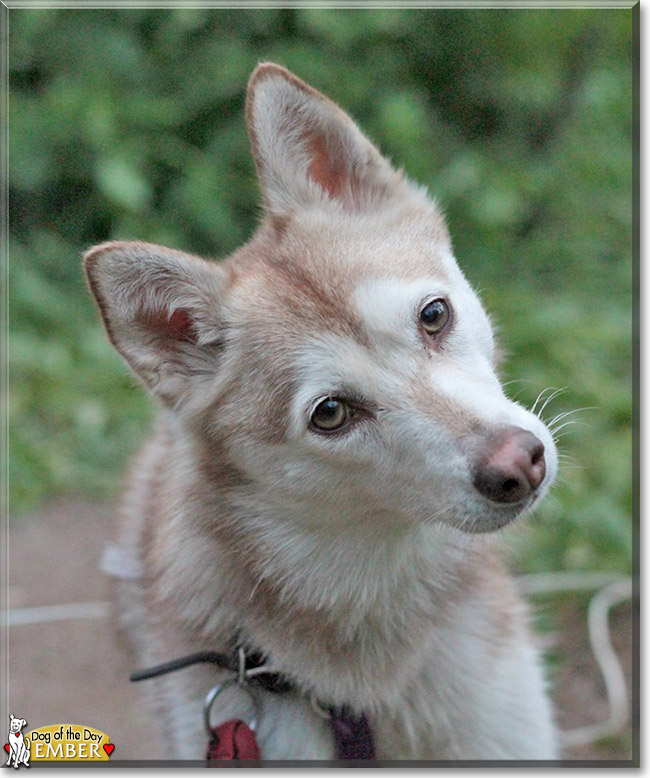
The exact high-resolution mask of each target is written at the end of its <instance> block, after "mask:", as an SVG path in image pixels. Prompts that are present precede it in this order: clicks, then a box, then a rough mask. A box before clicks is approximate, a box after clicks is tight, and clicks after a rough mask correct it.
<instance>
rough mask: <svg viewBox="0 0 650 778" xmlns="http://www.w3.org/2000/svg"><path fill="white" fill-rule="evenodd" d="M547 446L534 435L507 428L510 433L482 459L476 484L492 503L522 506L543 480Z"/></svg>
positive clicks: (476, 475) (477, 467)
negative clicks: (523, 501)
mask: <svg viewBox="0 0 650 778" xmlns="http://www.w3.org/2000/svg"><path fill="white" fill-rule="evenodd" d="M545 475H546V460H545V459H544V444H543V443H542V441H541V440H539V438H537V437H535V435H533V433H532V432H528V431H527V430H523V429H521V427H508V428H507V433H506V434H505V435H504V436H503V437H500V438H499V439H498V442H497V443H496V445H492V446H491V447H490V451H489V452H488V453H487V455H486V456H483V457H482V458H480V459H479V461H478V463H477V465H476V467H475V468H474V473H473V476H474V477H473V484H474V486H475V487H476V489H478V491H479V492H480V493H481V494H482V495H484V496H485V497H487V498H488V499H489V500H492V501H493V502H499V503H505V504H511V505H512V504H515V503H518V502H521V501H522V500H524V499H525V498H526V497H528V495H529V494H530V493H531V492H534V491H535V489H537V488H538V487H539V485H540V484H541V483H542V481H543V480H544V476H545Z"/></svg>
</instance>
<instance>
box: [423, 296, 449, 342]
mask: <svg viewBox="0 0 650 778" xmlns="http://www.w3.org/2000/svg"><path fill="white" fill-rule="evenodd" d="M450 318H451V311H450V310H449V305H447V303H446V302H445V300H443V299H442V298H441V297H438V298H436V299H435V300H431V302H430V303H427V304H426V305H425V306H424V308H423V309H422V310H421V311H420V321H421V322H422V328H423V329H424V331H425V332H427V333H428V334H429V335H436V334H437V333H438V332H441V331H442V330H444V328H445V327H446V326H447V324H448V323H449V319H450Z"/></svg>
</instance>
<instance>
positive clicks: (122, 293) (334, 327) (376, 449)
mask: <svg viewBox="0 0 650 778" xmlns="http://www.w3.org/2000/svg"><path fill="white" fill-rule="evenodd" d="M248 119H249V130H250V133H251V139H252V146H253V152H254V155H255V159H256V163H257V167H258V171H259V175H260V181H261V185H262V192H263V195H264V200H265V206H266V215H267V218H266V220H265V222H264V224H263V225H262V227H261V229H260V231H259V232H258V234H257V235H256V236H255V237H254V239H253V240H252V241H251V243H250V244H248V246H246V247H244V248H243V249H241V250H240V251H239V252H238V253H237V254H236V255H234V256H233V257H232V258H231V259H230V260H229V261H228V263H226V264H225V265H224V266H216V265H211V264H210V263H205V262H202V261H201V260H198V259H196V258H191V257H188V256H187V255H182V254H180V253H178V252H172V251H170V250H168V249H162V248H160V247H152V246H147V245H145V244H107V245H105V246H101V247H98V248H96V249H94V250H93V251H91V252H90V254H89V255H88V258H87V269H88V275H89V280H90V284H91V287H92V289H93V292H94V293H95V295H96V297H97V299H98V302H99V305H100V308H101V309H102V312H103V314H104V319H105V323H106V326H107V329H108V332H109V335H110V337H111V339H112V340H113V342H114V344H115V345H116V347H117V348H118V350H119V351H120V352H121V353H122V354H123V356H124V357H125V358H126V359H127V361H128V362H129V363H130V365H131V366H132V367H133V368H134V369H135V371H136V372H137V373H138V374H139V375H140V376H141V377H142V378H143V379H144V380H145V382H146V383H147V385H148V386H149V387H150V389H151V390H152V391H153V393H154V394H156V395H158V396H159V397H160V398H161V399H162V400H163V402H165V403H166V404H167V405H168V406H169V407H171V408H173V409H174V412H175V413H176V414H177V415H178V417H179V418H180V419H181V420H182V423H183V424H185V425H186V427H187V429H189V430H191V431H192V434H193V435H194V436H195V439H196V440H197V441H199V443H200V446H201V448H202V450H203V451H204V458H205V459H206V460H207V461H208V462H210V460H211V458H213V459H214V462H215V467H216V466H217V463H221V464H223V463H224V461H226V460H227V461H228V468H227V469H228V473H229V474H230V478H231V481H232V482H233V483H232V486H233V488H235V489H236V488H237V486H238V485H239V486H241V489H242V490H243V492H245V493H246V494H247V495H248V499H249V500H252V501H253V502H255V501H258V502H259V500H263V501H264V503H265V505H266V506H267V507H268V508H269V509H271V510H272V511H275V512H276V513H278V514H279V515H282V514H283V513H286V511H287V510H289V511H290V512H291V513H292V515H295V516H302V517H304V518H303V520H304V521H313V522H323V521H326V522H330V523H331V522H338V521H340V522H347V523H349V522H350V521H354V520H368V519H369V520H371V521H376V522H383V521H388V522H396V521H397V522H413V521H415V522H438V521H439V522H445V523H448V524H451V525H453V526H455V527H458V528H460V529H464V530H467V531H474V532H476V531H478V532H484V531H490V530H493V529H497V528H499V527H501V526H503V525H504V524H506V523H508V522H509V521H511V520H512V519H514V518H515V517H517V516H518V515H520V514H521V513H523V512H524V511H526V510H528V509H529V508H530V507H532V506H533V505H534V504H536V503H537V502H538V501H539V499H540V498H541V496H542V495H543V494H544V493H545V492H546V490H547V488H548V486H549V484H550V483H551V481H552V480H553V478H554V475H555V472H556V466H557V456H556V452H555V447H554V444H553V440H552V438H551V435H550V433H549V432H548V430H547V429H546V427H545V426H544V425H543V424H542V422H541V421H540V420H539V419H538V418H537V417H536V416H534V415H533V414H531V413H529V412H527V411H526V410H525V409H523V408H522V407H520V406H519V405H517V404H515V403H513V402H511V401H510V400H508V399H507V398H506V397H505V395H504V393H503V390H502V388H501V385H500V383H499V380H498V378H497V377H496V373H495V345H494V339H493V334H492V328H491V325H490V322H489V320H488V318H487V316H486V314H485V312H484V310H483V308H482V306H481V304H480V302H479V300H478V298H477V296H476V294H475V293H474V292H473V291H472V289H471V287H470V286H469V284H468V283H467V281H466V279H465V277H464V276H463V274H462V273H461V271H460V270H459V268H458V266H457V264H456V262H455V259H454V257H453V254H452V250H451V244H450V240H449V237H448V234H447V231H446V229H445V226H444V222H443V220H442V217H441V216H440V214H439V213H438V211H437V210H436V208H435V206H434V204H433V203H432V202H431V201H430V200H429V199H428V198H427V196H426V194H425V193H424V192H423V191H422V190H420V189H418V188H417V187H415V186H414V185H413V184H411V183H410V182H408V181H407V180H406V178H405V177H404V176H403V175H401V174H399V173H397V172H396V171H395V170H393V168H392V167H391V166H390V165H389V163H388V162H387V161H386V160H385V159H384V158H383V157H381V155H380V154H379V153H378V152H377V150H376V149H375V148H374V147H373V146H372V145H371V144H370V143H369V141H368V140H367V139H366V138H365V137H364V136H363V135H362V134H361V132H360V131H359V130H358V128H357V127H356V125H354V123H353V122H352V121H351V120H350V119H349V117H347V116H346V115H345V114H344V113H342V112H341V111H340V109H338V108H337V107H336V106H335V105H334V104H333V103H331V102H330V101H328V100H327V99H326V98H324V97H323V96H322V95H320V94H318V93H316V92H314V90H312V89H311V88H310V87H308V86H307V85H305V84H303V83H302V82H300V81H298V80H297V79H296V78H295V77H294V76H292V75H291V74H289V73H287V71H284V70H283V69H281V68H278V67H277V66H273V65H265V66H260V67H259V68H258V69H257V71H256V72H255V74H254V75H253V77H252V79H251V83H250V85H249V95H248ZM233 474H235V475H233Z"/></svg>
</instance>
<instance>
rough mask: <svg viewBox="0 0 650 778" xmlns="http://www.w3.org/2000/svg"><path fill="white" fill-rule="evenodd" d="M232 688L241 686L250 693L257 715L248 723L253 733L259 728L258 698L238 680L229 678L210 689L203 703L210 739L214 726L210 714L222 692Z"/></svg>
mask: <svg viewBox="0 0 650 778" xmlns="http://www.w3.org/2000/svg"><path fill="white" fill-rule="evenodd" d="M230 686H239V688H240V689H244V690H245V691H247V692H248V695H249V696H250V698H251V700H252V701H253V706H254V708H255V714H254V715H253V717H252V718H251V719H249V720H248V721H247V722H246V723H247V724H248V726H249V727H250V728H251V729H252V730H253V731H255V727H256V726H257V713H258V710H259V704H258V700H257V698H256V697H255V695H254V694H253V693H252V692H251V690H250V689H249V688H248V687H247V686H245V685H244V684H240V683H239V681H238V679H237V678H229V679H228V680H227V681H222V682H221V683H218V684H217V685H216V686H213V687H212V689H210V691H209V692H208V693H207V694H206V696H205V701H204V703H203V723H204V725H205V729H206V732H207V733H208V735H210V737H212V724H211V723H210V713H211V712H212V706H213V704H214V701H215V700H216V699H217V697H218V696H219V695H220V694H221V692H222V691H224V689H227V688H228V687H230Z"/></svg>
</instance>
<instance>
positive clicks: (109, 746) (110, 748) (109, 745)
mask: <svg viewBox="0 0 650 778" xmlns="http://www.w3.org/2000/svg"><path fill="white" fill-rule="evenodd" d="M103 747H104V751H106V753H107V754H108V755H109V756H110V755H111V754H112V753H113V750H114V749H115V746H114V745H113V744H112V743H104V746H103Z"/></svg>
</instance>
